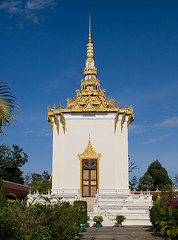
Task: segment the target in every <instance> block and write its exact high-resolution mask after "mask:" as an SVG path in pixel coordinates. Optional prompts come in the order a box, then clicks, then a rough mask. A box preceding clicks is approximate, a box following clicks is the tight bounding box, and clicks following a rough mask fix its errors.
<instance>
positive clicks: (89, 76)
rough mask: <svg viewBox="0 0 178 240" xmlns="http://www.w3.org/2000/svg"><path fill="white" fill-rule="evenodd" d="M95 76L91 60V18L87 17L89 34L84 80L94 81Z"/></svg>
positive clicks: (95, 70) (95, 71)
mask: <svg viewBox="0 0 178 240" xmlns="http://www.w3.org/2000/svg"><path fill="white" fill-rule="evenodd" d="M96 76H97V69H96V67H95V62H94V60H93V44H92V41H91V16H89V34H88V44H87V60H86V64H85V68H84V77H85V80H95V79H96Z"/></svg>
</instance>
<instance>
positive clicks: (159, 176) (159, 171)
mask: <svg viewBox="0 0 178 240" xmlns="http://www.w3.org/2000/svg"><path fill="white" fill-rule="evenodd" d="M150 176H151V178H150ZM149 180H150V181H149ZM144 184H148V185H149V186H150V190H152V191H156V190H157V189H159V190H162V188H163V187H164V186H165V185H166V184H170V185H171V186H172V180H171V179H170V178H169V176H168V173H167V171H166V169H165V168H163V167H162V165H161V163H160V162H159V161H158V160H156V161H154V162H153V163H151V164H150V166H149V167H148V169H147V171H146V173H145V174H144V176H143V177H141V178H140V179H139V186H138V188H139V189H141V188H142V186H143V185H144Z"/></svg>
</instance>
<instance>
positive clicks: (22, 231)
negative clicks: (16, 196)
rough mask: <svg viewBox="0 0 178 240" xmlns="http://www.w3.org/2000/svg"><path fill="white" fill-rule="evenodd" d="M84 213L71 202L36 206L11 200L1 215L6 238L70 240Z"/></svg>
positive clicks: (77, 228)
mask: <svg viewBox="0 0 178 240" xmlns="http://www.w3.org/2000/svg"><path fill="white" fill-rule="evenodd" d="M81 215H82V213H81V211H79V209H78V208H76V207H74V206H73V205H71V204H70V203H68V202H59V203H58V204H54V205H51V204H48V205H47V204H46V205H45V204H44V205H43V204H39V203H36V204H33V205H29V206H27V205H26V204H25V203H22V202H20V201H19V200H8V201H7V206H6V207H4V209H3V210H2V211H1V213H0V229H1V233H0V235H1V237H2V239H8V240H10V239H14V240H16V239H18V240H34V239H35V240H51V239H53V240H57V239H60V240H69V239H73V238H74V237H75V236H76V234H77V233H78V231H79V229H80V224H81V218H82V217H81Z"/></svg>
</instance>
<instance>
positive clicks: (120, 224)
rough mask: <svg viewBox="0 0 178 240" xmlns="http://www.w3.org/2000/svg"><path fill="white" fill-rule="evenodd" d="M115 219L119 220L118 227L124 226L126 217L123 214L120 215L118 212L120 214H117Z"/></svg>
mask: <svg viewBox="0 0 178 240" xmlns="http://www.w3.org/2000/svg"><path fill="white" fill-rule="evenodd" d="M115 220H116V222H117V224H116V225H117V226H118V227H121V226H122V223H123V222H124V221H125V220H126V217H125V216H123V215H119V214H118V215H117V216H116V219H115Z"/></svg>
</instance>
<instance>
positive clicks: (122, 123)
mask: <svg viewBox="0 0 178 240" xmlns="http://www.w3.org/2000/svg"><path fill="white" fill-rule="evenodd" d="M124 120H125V113H124V114H123V115H122V119H121V131H122V129H123V126H124Z"/></svg>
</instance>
